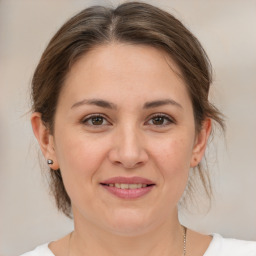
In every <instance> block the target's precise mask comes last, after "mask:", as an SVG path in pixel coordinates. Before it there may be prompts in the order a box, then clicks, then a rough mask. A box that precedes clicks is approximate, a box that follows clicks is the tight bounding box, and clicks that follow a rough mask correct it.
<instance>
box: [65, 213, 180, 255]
mask: <svg viewBox="0 0 256 256" xmlns="http://www.w3.org/2000/svg"><path fill="white" fill-rule="evenodd" d="M74 217H75V218H74V219H75V229H74V232H73V234H72V237H71V240H70V255H69V256H74V255H76V256H79V255H104V256H110V255H111V256H117V255H118V256H128V255H129V256H130V255H133V254H134V255H141V256H146V255H147V256H151V255H161V256H165V255H166V256H167V255H168V256H169V255H182V253H183V228H182V227H181V225H180V223H179V220H178V214H177V212H176V213H175V214H174V215H173V216H172V217H171V218H170V219H168V221H165V222H163V223H161V224H159V225H157V226H156V227H151V228H149V229H148V230H145V231H144V232H143V233H139V234H138V233H137V234H135V233H134V234H132V235H127V234H126V235H123V234H117V233H114V232H110V231H108V230H105V229H102V228H99V227H98V226H97V225H94V224H92V223H90V222H85V221H82V222H81V221H80V220H79V217H77V218H76V216H75V214H74ZM160 241H161V242H160Z"/></svg>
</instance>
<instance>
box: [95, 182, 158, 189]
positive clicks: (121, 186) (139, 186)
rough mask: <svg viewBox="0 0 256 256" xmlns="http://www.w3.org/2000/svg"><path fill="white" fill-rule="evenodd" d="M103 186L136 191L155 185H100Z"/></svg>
mask: <svg viewBox="0 0 256 256" xmlns="http://www.w3.org/2000/svg"><path fill="white" fill-rule="evenodd" d="M100 184H101V185H103V186H109V187H115V188H120V189H138V188H146V187H150V186H154V185H155V184H142V183H139V184H134V183H132V184H127V183H109V184H104V183H100Z"/></svg>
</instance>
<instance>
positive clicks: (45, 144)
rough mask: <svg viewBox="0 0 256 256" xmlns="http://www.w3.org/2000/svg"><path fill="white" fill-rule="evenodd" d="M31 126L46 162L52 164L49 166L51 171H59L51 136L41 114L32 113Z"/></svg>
mask: <svg viewBox="0 0 256 256" xmlns="http://www.w3.org/2000/svg"><path fill="white" fill-rule="evenodd" d="M30 120H31V125H32V129H33V132H34V135H35V137H36V139H37V141H38V143H39V145H40V148H41V151H42V153H43V155H44V157H45V158H46V159H47V160H48V159H51V160H52V161H53V164H51V165H50V167H51V169H53V170H57V169H59V164H58V161H57V157H56V152H55V149H54V140H53V135H51V134H50V131H49V128H47V127H46V126H45V124H44V122H43V121H42V118H41V113H39V112H34V113H33V114H32V115H31V119H30Z"/></svg>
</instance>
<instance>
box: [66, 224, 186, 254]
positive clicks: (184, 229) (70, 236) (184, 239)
mask: <svg viewBox="0 0 256 256" xmlns="http://www.w3.org/2000/svg"><path fill="white" fill-rule="evenodd" d="M182 228H183V256H186V253H187V250H186V245H187V228H186V227H185V226H182ZM72 235H73V231H72V232H71V233H70V235H69V241H68V256H70V242H71V238H72Z"/></svg>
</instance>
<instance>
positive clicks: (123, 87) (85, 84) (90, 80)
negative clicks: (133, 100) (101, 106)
mask: <svg viewBox="0 0 256 256" xmlns="http://www.w3.org/2000/svg"><path fill="white" fill-rule="evenodd" d="M180 73H181V72H180V70H179V68H178V66H177V65H176V63H175V62H174V61H173V60H172V59H171V58H170V57H169V56H168V55H167V54H166V53H165V52H164V51H163V50H160V49H157V48H154V47H151V46H146V45H133V44H121V43H110V44H106V45H100V46H97V47H95V48H93V49H92V50H91V51H89V52H87V53H86V54H84V55H83V56H82V57H81V58H80V59H79V60H78V61H77V62H76V63H75V64H74V65H73V66H72V67H71V70H70V72H69V73H68V75H67V78H66V81H65V84H64V88H63V90H62V94H68V95H69V96H74V97H77V96H79V95H78V94H79V93H83V94H90V93H91V92H97V94H100V96H102V95H105V96H106V95H107V93H109V92H111V93H112V94H116V93H117V92H119V93H121V92H122V91H123V92H124V93H127V92H135V90H137V89H139V91H140V92H141V94H144V96H145V95H146V94H148V96H150V95H151V96H152V97H153V96H155V97H157V96H158V94H165V93H170V92H171V91H172V92H174V91H175V93H176V94H187V90H186V85H185V83H184V81H183V79H182V78H181V75H180ZM170 90H171V91H170ZM139 91H138V92H139ZM75 94H77V95H75ZM159 96H161V95H159ZM186 96H187V95H186Z"/></svg>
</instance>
